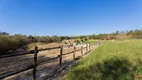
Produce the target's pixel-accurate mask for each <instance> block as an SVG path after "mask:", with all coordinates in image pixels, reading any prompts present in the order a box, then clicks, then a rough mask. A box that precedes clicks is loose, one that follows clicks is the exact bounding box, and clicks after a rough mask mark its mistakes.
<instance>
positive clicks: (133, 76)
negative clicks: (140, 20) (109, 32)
mask: <svg viewBox="0 0 142 80" xmlns="http://www.w3.org/2000/svg"><path fill="white" fill-rule="evenodd" d="M64 79H65V80H142V40H121V41H112V40H111V41H105V42H104V44H103V45H102V46H100V47H99V48H97V49H96V50H94V51H92V52H91V53H90V54H89V55H88V56H87V57H85V58H84V59H83V60H81V61H80V62H79V63H77V64H76V65H74V66H73V67H72V68H71V70H70V72H68V74H67V75H66V76H64Z"/></svg>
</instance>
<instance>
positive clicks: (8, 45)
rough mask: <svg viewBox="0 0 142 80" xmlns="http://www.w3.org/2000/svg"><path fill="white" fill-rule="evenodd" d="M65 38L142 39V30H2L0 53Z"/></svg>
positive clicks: (80, 39) (79, 39)
mask: <svg viewBox="0 0 142 80" xmlns="http://www.w3.org/2000/svg"><path fill="white" fill-rule="evenodd" d="M64 39H76V42H83V41H87V40H88V39H98V40H112V39H119V40H123V39H142V30H138V29H136V30H129V31H121V32H120V31H116V32H113V33H108V34H106V33H104V34H97V35H95V34H93V35H85V36H32V35H29V36H27V35H21V34H15V35H10V34H9V33H7V32H0V54H1V53H6V52H8V51H10V50H13V51H14V50H16V49H18V48H21V47H22V48H24V47H25V46H26V45H28V44H30V43H37V42H40V43H52V42H61V41H62V40H64Z"/></svg>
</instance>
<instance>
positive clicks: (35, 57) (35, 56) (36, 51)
mask: <svg viewBox="0 0 142 80" xmlns="http://www.w3.org/2000/svg"><path fill="white" fill-rule="evenodd" d="M37 54H38V47H37V46H36V47H35V51H34V66H33V80H36V67H37Z"/></svg>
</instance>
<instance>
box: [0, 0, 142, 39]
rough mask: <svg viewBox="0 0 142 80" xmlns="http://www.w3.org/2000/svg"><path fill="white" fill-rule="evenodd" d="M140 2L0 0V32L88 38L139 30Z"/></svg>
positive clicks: (141, 3)
mask: <svg viewBox="0 0 142 80" xmlns="http://www.w3.org/2000/svg"><path fill="white" fill-rule="evenodd" d="M141 14H142V1H141V0H0V30H1V31H4V32H8V33H10V34H19V33H20V34H25V35H68V36H73V35H88V34H98V33H111V32H115V31H126V30H131V29H133V30H134V29H141V28H142V24H141V22H142V15H141Z"/></svg>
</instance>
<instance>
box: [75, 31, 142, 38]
mask: <svg viewBox="0 0 142 80" xmlns="http://www.w3.org/2000/svg"><path fill="white" fill-rule="evenodd" d="M76 38H79V39H84V38H86V39H99V40H112V39H118V40H123V39H142V30H138V29H136V30H129V31H128V30H127V31H116V32H113V33H108V34H106V33H103V34H102V33H101V34H97V35H95V34H93V35H87V36H76Z"/></svg>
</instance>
